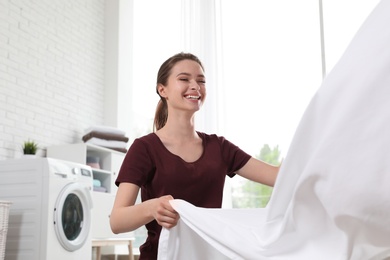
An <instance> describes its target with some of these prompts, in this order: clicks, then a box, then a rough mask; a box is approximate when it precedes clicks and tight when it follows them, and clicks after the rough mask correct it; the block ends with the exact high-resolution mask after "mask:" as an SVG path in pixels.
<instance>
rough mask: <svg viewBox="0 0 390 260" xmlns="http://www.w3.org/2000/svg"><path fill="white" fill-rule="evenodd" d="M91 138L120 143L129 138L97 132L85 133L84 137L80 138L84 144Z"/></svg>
mask: <svg viewBox="0 0 390 260" xmlns="http://www.w3.org/2000/svg"><path fill="white" fill-rule="evenodd" d="M93 137H96V138H99V139H104V140H111V141H122V142H126V143H127V142H128V141H129V138H128V137H126V136H124V135H118V134H112V133H105V132H98V131H91V132H89V133H87V134H86V135H84V136H83V137H82V139H83V141H84V142H86V141H88V140H89V139H91V138H93Z"/></svg>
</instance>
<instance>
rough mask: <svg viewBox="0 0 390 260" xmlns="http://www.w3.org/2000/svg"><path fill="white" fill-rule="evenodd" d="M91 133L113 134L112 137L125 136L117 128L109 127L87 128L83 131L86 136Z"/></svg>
mask: <svg viewBox="0 0 390 260" xmlns="http://www.w3.org/2000/svg"><path fill="white" fill-rule="evenodd" d="M93 131H96V132H101V133H107V134H114V135H122V136H123V135H125V134H126V132H125V131H123V130H120V129H118V128H115V127H111V126H102V125H95V126H91V127H89V128H87V129H86V130H85V134H88V133H90V132H93Z"/></svg>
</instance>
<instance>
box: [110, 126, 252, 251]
mask: <svg viewBox="0 0 390 260" xmlns="http://www.w3.org/2000/svg"><path fill="white" fill-rule="evenodd" d="M198 135H199V137H201V138H202V141H203V154H202V155H201V157H200V158H199V159H198V160H196V161H194V162H190V163H189V162H186V161H184V160H183V159H181V158H180V157H179V156H177V155H174V154H172V153H171V152H169V151H168V149H166V147H165V146H164V145H163V143H162V142H161V140H160V138H159V137H158V136H157V135H156V134H155V133H151V134H148V135H146V136H143V137H141V138H138V139H135V140H134V142H133V144H132V145H131V147H130V148H129V150H128V152H127V154H126V157H125V159H124V161H123V164H122V167H121V169H120V171H119V175H118V178H117V180H116V182H115V183H116V185H119V184H120V183H121V182H130V183H134V184H136V185H138V186H139V187H141V198H142V201H146V200H149V199H153V198H158V197H161V196H163V195H172V196H173V198H175V199H182V200H186V201H188V202H189V203H191V204H193V205H195V206H197V207H205V208H220V207H221V206H222V195H223V186H224V183H225V177H226V175H228V176H230V177H233V176H234V175H235V172H236V171H237V170H239V169H241V168H242V167H243V166H244V165H245V164H246V163H247V162H248V160H249V159H250V158H251V156H250V155H249V154H247V153H245V152H244V151H242V150H241V149H240V148H238V147H237V146H235V145H234V144H232V143H231V142H229V141H227V140H226V139H225V138H224V137H219V136H217V135H208V134H205V133H201V132H198ZM129 217H131V216H129ZM145 226H146V229H147V230H148V238H147V240H146V242H145V243H144V244H143V245H142V246H141V247H140V252H141V257H140V259H157V252H158V240H159V236H160V232H161V226H160V225H159V224H157V222H156V221H155V220H154V221H152V222H150V223H148V224H146V225H145Z"/></svg>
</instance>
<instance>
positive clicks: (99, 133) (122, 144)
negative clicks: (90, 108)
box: [82, 126, 129, 153]
mask: <svg viewBox="0 0 390 260" xmlns="http://www.w3.org/2000/svg"><path fill="white" fill-rule="evenodd" d="M82 139H83V141H84V142H85V143H88V144H94V145H98V146H101V147H105V148H109V149H113V150H116V151H119V152H123V153H126V152H127V142H128V141H129V138H128V137H126V133H125V132H124V131H122V130H120V129H117V128H115V127H110V126H92V127H90V128H88V129H87V130H86V131H85V134H84V136H83V137H82Z"/></svg>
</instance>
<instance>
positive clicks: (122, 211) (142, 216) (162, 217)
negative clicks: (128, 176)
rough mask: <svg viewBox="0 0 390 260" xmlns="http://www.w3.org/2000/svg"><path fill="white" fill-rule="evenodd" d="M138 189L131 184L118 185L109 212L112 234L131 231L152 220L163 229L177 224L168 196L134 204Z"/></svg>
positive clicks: (175, 214) (177, 216) (177, 217)
mask: <svg viewBox="0 0 390 260" xmlns="http://www.w3.org/2000/svg"><path fill="white" fill-rule="evenodd" d="M138 191H139V187H138V186H137V185H135V184H132V183H121V184H120V185H119V188H118V191H117V194H116V197H115V202H114V206H113V208H112V211H111V216H110V225H111V230H112V232H113V233H115V234H118V233H123V232H129V231H133V230H135V229H137V228H139V227H141V226H143V225H145V224H147V223H149V222H150V221H152V220H154V219H155V220H156V221H157V223H158V224H160V225H161V226H163V227H166V228H171V227H173V226H175V225H176V224H177V221H178V220H179V215H178V214H177V212H176V211H175V210H174V209H173V208H172V206H171V204H170V203H169V200H172V199H173V197H172V196H170V195H166V196H162V197H160V198H157V199H151V200H148V201H145V202H142V203H140V204H135V201H136V199H137V195H138Z"/></svg>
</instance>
